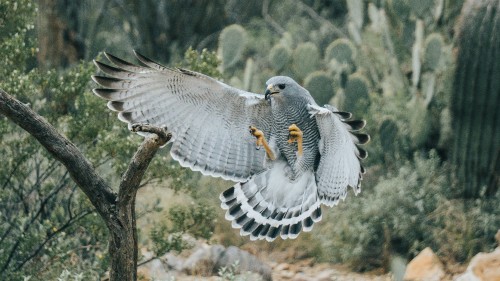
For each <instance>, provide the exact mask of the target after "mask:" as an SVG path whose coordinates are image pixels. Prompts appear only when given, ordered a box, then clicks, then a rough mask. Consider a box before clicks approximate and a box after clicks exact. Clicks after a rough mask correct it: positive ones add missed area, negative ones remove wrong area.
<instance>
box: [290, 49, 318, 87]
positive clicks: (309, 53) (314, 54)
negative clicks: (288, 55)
mask: <svg viewBox="0 0 500 281" xmlns="http://www.w3.org/2000/svg"><path fill="white" fill-rule="evenodd" d="M318 66H319V50H318V47H316V45H314V44H313V43H311V42H306V43H302V44H299V45H298V46H297V49H295V51H294V52H293V70H294V72H295V74H296V75H297V77H298V78H300V79H304V78H305V77H306V76H307V75H308V74H309V73H311V72H313V71H315V70H316V69H317V68H318Z"/></svg>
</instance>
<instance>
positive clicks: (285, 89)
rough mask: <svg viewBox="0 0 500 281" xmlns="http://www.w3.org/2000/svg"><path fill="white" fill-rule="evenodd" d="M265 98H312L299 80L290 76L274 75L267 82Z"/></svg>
mask: <svg viewBox="0 0 500 281" xmlns="http://www.w3.org/2000/svg"><path fill="white" fill-rule="evenodd" d="M266 86H267V87H266V93H265V98H266V100H269V99H270V98H271V96H275V97H283V98H285V99H288V98H292V99H295V98H297V97H305V98H310V97H311V95H310V94H309V92H308V91H307V90H306V89H304V88H302V87H301V86H300V85H299V84H297V82H295V81H294V80H293V79H292V78H290V77H288V76H274V77H272V78H271V79H269V80H267V82H266Z"/></svg>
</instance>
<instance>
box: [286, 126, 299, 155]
mask: <svg viewBox="0 0 500 281" xmlns="http://www.w3.org/2000/svg"><path fill="white" fill-rule="evenodd" d="M288 132H289V138H288V143H290V144H292V143H294V142H297V154H298V155H299V156H302V131H301V130H300V129H299V127H297V125H295V124H292V125H290V127H288Z"/></svg>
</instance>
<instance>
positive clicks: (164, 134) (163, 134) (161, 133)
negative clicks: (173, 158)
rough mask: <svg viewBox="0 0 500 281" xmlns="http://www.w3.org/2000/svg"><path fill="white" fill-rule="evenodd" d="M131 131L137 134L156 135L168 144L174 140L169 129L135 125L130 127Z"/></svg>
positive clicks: (141, 124) (142, 124) (140, 124)
mask: <svg viewBox="0 0 500 281" xmlns="http://www.w3.org/2000/svg"><path fill="white" fill-rule="evenodd" d="M130 130H131V131H132V132H135V133H137V132H143V133H151V134H156V135H157V136H158V137H159V138H160V140H161V141H162V142H164V143H167V142H168V141H169V140H170V139H171V138H172V134H171V133H169V132H168V131H167V127H156V126H153V125H150V124H145V123H135V124H131V125H130Z"/></svg>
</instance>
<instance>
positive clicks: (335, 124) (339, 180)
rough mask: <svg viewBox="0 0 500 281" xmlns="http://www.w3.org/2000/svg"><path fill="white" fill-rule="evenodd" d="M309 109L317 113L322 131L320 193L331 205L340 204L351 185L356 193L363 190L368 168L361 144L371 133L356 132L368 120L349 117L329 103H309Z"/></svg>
mask: <svg viewBox="0 0 500 281" xmlns="http://www.w3.org/2000/svg"><path fill="white" fill-rule="evenodd" d="M308 109H309V113H310V114H311V115H312V116H315V118H316V123H317V125H318V129H319V133H320V141H319V152H320V154H321V157H320V161H319V165H318V168H317V170H316V182H317V186H318V196H319V198H320V199H321V202H322V203H323V204H325V205H327V206H333V205H337V204H338V202H339V200H340V199H345V197H346V195H347V187H348V186H351V187H352V188H353V190H354V192H355V194H358V193H359V192H360V191H361V183H360V181H361V179H362V175H363V173H364V169H363V166H361V162H360V160H361V159H364V158H366V156H367V153H366V151H365V150H363V149H362V148H360V147H359V145H362V144H365V143H367V142H368V141H369V139H370V137H369V136H368V135H366V134H358V133H353V132H352V131H357V130H359V129H362V128H363V127H364V126H365V121H361V120H359V121H358V120H354V121H348V120H346V119H349V118H350V114H349V113H346V112H339V111H338V110H337V109H336V108H334V107H332V106H329V105H326V106H325V107H319V106H317V105H309V106H308Z"/></svg>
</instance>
